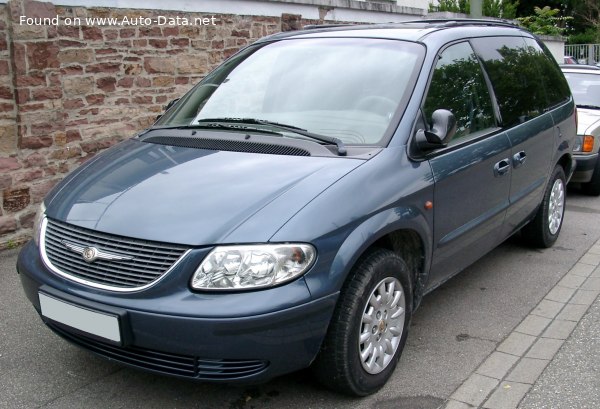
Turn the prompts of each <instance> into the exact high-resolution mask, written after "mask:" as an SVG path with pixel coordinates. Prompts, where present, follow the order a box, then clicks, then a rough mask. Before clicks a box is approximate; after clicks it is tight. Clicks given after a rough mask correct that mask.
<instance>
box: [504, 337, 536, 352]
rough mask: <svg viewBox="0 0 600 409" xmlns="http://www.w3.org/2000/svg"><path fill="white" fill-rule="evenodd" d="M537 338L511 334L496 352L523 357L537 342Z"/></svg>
mask: <svg viewBox="0 0 600 409" xmlns="http://www.w3.org/2000/svg"><path fill="white" fill-rule="evenodd" d="M535 340H536V337H534V336H531V335H527V334H521V333H518V332H513V333H511V334H510V335H509V336H508V337H507V338H506V339H505V340H504V342H502V344H500V346H499V347H498V348H496V350H498V351H500V352H505V353H507V354H511V355H516V356H523V354H524V353H525V351H527V349H528V348H529V347H530V346H531V345H532V344H533V343H534V342H535Z"/></svg>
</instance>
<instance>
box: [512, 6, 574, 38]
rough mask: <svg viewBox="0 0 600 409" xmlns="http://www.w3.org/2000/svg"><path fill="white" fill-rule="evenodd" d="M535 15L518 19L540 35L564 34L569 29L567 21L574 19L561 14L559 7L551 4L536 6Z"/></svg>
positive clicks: (524, 25)
mask: <svg viewBox="0 0 600 409" xmlns="http://www.w3.org/2000/svg"><path fill="white" fill-rule="evenodd" d="M533 11H534V13H535V14H534V15H532V16H527V17H519V18H517V20H518V21H519V22H520V23H521V25H522V26H523V27H525V28H526V29H528V30H529V31H531V32H532V33H534V34H538V35H562V34H564V33H565V31H566V30H567V27H566V23H567V22H568V21H570V20H573V17H570V16H569V17H561V16H559V14H560V10H559V9H551V8H550V7H549V6H545V7H544V8H539V7H535V8H534V9H533Z"/></svg>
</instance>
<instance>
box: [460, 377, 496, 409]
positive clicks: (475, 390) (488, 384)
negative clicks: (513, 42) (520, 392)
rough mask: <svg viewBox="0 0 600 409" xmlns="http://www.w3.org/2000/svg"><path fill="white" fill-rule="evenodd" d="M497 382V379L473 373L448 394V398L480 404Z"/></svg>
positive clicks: (475, 404) (474, 404)
mask: <svg viewBox="0 0 600 409" xmlns="http://www.w3.org/2000/svg"><path fill="white" fill-rule="evenodd" d="M498 383H499V382H498V380H497V379H494V378H490V377H487V376H483V375H478V374H476V373H474V374H472V375H471V376H469V378H468V379H467V380H466V381H465V382H464V383H463V384H462V385H461V386H460V387H459V388H458V389H457V390H456V392H454V393H453V394H452V396H450V399H453V400H457V401H460V402H464V403H468V404H470V405H473V406H480V405H481V404H482V403H483V401H484V400H485V398H486V397H487V396H488V395H489V394H490V392H491V391H492V390H494V388H495V387H496V386H497V385H498Z"/></svg>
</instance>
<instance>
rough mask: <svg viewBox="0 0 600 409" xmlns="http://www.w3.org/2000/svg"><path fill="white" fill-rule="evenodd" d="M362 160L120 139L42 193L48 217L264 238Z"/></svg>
mask: <svg viewBox="0 0 600 409" xmlns="http://www.w3.org/2000/svg"><path fill="white" fill-rule="evenodd" d="M362 163H364V160H360V159H352V158H339V157H304V156H284V155H269V154H257V153H243V152H226V151H213V150H204V149H194V148H184V147H173V146H165V145H157V144H152V143H144V142H140V141H138V140H135V139H132V140H128V141H125V142H123V143H121V144H119V145H117V146H115V147H113V148H111V149H109V150H108V151H106V152H104V153H103V154H101V155H99V156H98V157H97V158H95V159H93V160H92V161H90V162H89V163H88V164H86V165H84V166H83V167H81V168H80V169H78V170H77V171H76V172H74V173H73V174H71V175H70V176H69V177H67V178H66V179H65V180H64V181H63V182H62V183H61V184H59V185H58V186H57V187H56V188H55V189H54V190H53V191H52V192H51V193H50V195H49V196H48V197H47V198H46V206H47V210H46V214H47V215H48V217H50V218H54V219H57V220H60V221H64V222H67V223H71V224H74V225H77V226H80V227H85V228H89V229H94V230H98V231H101V232H105V233H112V234H116V235H122V236H127V237H135V238H139V239H145V240H156V241H161V242H169V243H178V244H187V245H193V246H200V245H210V244H216V243H240V242H265V241H268V240H269V238H270V237H271V236H272V235H273V234H274V233H275V232H276V231H277V230H278V229H279V228H280V227H281V226H282V225H283V224H284V223H285V222H286V221H287V220H289V218H290V217H292V216H293V215H294V214H295V213H296V212H298V211H299V210H300V209H301V208H302V207H304V206H305V205H306V204H307V203H308V202H310V201H311V200H312V199H313V198H314V197H316V196H317V195H318V194H319V193H321V192H322V191H323V190H325V189H326V188H327V187H329V186H330V185H331V184H333V183H335V181H337V180H338V179H340V178H341V177H342V176H344V175H345V174H347V173H348V172H350V171H351V170H353V169H354V168H356V167H357V166H359V165H360V164H362Z"/></svg>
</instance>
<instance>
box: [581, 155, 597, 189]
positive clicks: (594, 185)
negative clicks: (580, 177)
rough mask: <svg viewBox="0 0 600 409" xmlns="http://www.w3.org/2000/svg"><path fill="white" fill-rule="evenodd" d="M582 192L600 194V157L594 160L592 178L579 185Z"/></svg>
mask: <svg viewBox="0 0 600 409" xmlns="http://www.w3.org/2000/svg"><path fill="white" fill-rule="evenodd" d="M581 190H582V191H583V193H585V194H587V195H590V196H600V159H598V160H596V166H595V167H594V173H593V174H592V179H591V180H590V181H589V182H588V183H584V184H582V185H581Z"/></svg>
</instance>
